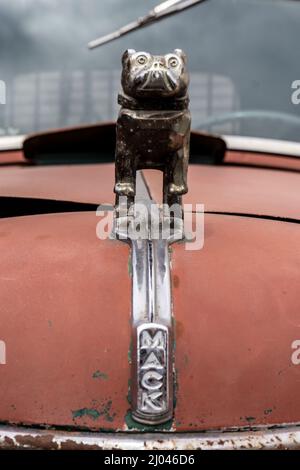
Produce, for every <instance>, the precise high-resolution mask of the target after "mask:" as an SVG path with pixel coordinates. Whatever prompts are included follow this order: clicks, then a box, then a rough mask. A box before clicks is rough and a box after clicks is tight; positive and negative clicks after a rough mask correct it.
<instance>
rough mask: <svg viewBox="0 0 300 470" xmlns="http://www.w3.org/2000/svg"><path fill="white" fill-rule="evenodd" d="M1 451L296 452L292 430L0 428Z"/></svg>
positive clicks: (299, 443) (299, 441) (299, 442)
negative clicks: (132, 431)
mask: <svg viewBox="0 0 300 470" xmlns="http://www.w3.org/2000/svg"><path fill="white" fill-rule="evenodd" d="M0 448H2V449H48V450H117V449H120V450H245V449H249V450H276V449H278V450H279V449H280V450H284V449H289V450H295V449H300V431H299V428H298V427H296V426H290V427H285V428H282V429H276V430H268V429H261V430H259V431H244V432H230V433H228V432H216V433H188V434H185V433H183V434H177V435H174V434H169V433H166V434H162V433H158V434H148V433H147V434H142V433H139V434H131V435H126V434H124V433H119V434H115V433H100V434H98V433H74V432H60V431H54V430H48V431H38V430H35V429H30V428H28V429H26V428H25V429H22V428H13V427H6V426H1V427H0Z"/></svg>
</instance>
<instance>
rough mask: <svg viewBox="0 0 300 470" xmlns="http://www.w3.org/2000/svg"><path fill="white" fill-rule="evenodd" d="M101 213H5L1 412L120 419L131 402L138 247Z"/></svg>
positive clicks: (102, 422) (36, 417) (95, 424)
mask: <svg viewBox="0 0 300 470" xmlns="http://www.w3.org/2000/svg"><path fill="white" fill-rule="evenodd" d="M97 222H98V219H97V218H96V216H95V214H94V213H84V214H83V213H78V214H57V215H50V216H49V215H42V216H34V217H20V218H15V219H13V218H12V219H2V220H0V249H1V277H0V305H1V327H0V339H1V340H4V341H5V342H6V348H7V364H6V365H0V377H1V381H0V421H2V422H3V421H9V422H14V423H26V424H55V425H70V426H72V425H73V426H74V425H77V426H79V427H89V428H94V429H100V428H103V429H118V428H121V427H122V425H123V422H124V415H125V413H126V410H127V408H128V406H129V405H128V401H127V394H128V377H129V365H128V349H129V342H130V341H129V338H130V335H129V333H130V326H129V318H130V275H129V272H128V257H129V249H128V247H127V246H126V245H125V244H124V243H121V242H117V241H110V240H105V241H101V240H99V239H98V238H97V237H96V223H97Z"/></svg>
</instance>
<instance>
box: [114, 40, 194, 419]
mask: <svg viewBox="0 0 300 470" xmlns="http://www.w3.org/2000/svg"><path fill="white" fill-rule="evenodd" d="M122 65H123V70H122V92H121V93H120V94H119V96H118V102H119V104H120V105H121V109H120V112H119V117H118V120H117V139H116V168H115V170H116V173H115V186H114V192H115V193H116V206H115V226H114V234H113V235H114V236H115V237H116V238H118V239H122V240H124V241H126V242H128V243H130V245H131V261H132V263H131V264H132V321H131V322H132V351H131V358H132V359H131V361H132V364H131V366H132V377H131V391H130V392H131V393H130V395H131V408H132V417H133V419H135V420H136V421H138V422H141V423H146V424H151V425H155V424H159V423H163V422H165V421H168V420H170V419H172V417H173V402H174V400H173V391H174V354H173V340H174V335H173V324H172V301H171V281H170V259H169V256H170V255H169V244H170V243H172V242H173V241H174V240H178V239H181V238H182V236H183V211H182V205H181V203H182V201H181V199H182V195H183V194H185V193H186V192H187V190H188V188H187V169H188V159H189V137H190V121H191V119H190V113H189V110H188V103H189V99H188V95H187V88H188V83H189V78H188V72H187V60H186V56H185V54H184V53H183V51H181V50H180V49H175V50H174V51H173V52H171V53H169V54H166V55H159V56H158V55H151V54H149V53H148V52H136V51H134V50H127V51H126V52H125V53H124V54H123V58H122ZM149 168H150V169H151V168H152V169H158V170H161V171H162V172H163V175H164V176H163V203H164V206H163V207H164V208H163V210H160V209H158V211H159V214H160V216H159V217H160V219H159V220H160V221H161V222H160V223H159V236H158V237H153V232H152V231H151V230H150V229H149V228H148V227H149V225H148V222H149V220H148V219H147V217H148V216H144V219H142V220H141V218H140V217H139V220H138V223H139V224H140V225H144V226H145V227H147V229H146V236H144V237H142V236H141V237H138V238H136V237H133V236H131V235H128V226H129V225H130V224H135V223H136V222H137V215H136V211H135V208H134V207H135V204H134V203H135V202H137V201H140V200H141V194H142V193H143V191H141V190H140V189H141V180H142V179H141V178H140V175H139V170H144V169H146V170H147V169H149ZM144 189H145V188H144ZM144 193H145V191H144ZM143 195H144V194H143ZM143 202H145V200H144V199H143ZM147 203H148V205H150V206H151V207H153V206H154V205H155V204H154V201H152V200H151V197H150V196H149V195H148V202H147ZM155 206H156V207H158V206H157V205H155ZM166 208H167V209H170V208H171V209H172V211H171V212H172V216H171V215H170V214H171V212H170V211H166ZM166 214H167V215H166ZM165 221H167V223H169V225H170V227H171V231H170V232H168V234H167V236H165V235H166V232H165V229H164V227H165V224H164V223H165ZM143 233H144V234H145V231H144V232H143Z"/></svg>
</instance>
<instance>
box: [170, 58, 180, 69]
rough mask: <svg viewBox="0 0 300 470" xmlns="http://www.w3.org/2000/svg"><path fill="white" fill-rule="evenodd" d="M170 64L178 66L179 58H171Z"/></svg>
mask: <svg viewBox="0 0 300 470" xmlns="http://www.w3.org/2000/svg"><path fill="white" fill-rule="evenodd" d="M169 65H170V66H171V67H177V65H178V60H177V59H176V58H175V57H172V59H170V60H169Z"/></svg>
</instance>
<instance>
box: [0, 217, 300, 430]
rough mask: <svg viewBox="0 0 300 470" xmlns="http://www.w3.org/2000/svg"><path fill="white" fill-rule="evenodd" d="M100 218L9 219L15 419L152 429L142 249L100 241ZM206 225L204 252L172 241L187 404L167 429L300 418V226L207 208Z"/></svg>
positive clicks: (4, 394)
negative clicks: (142, 400)
mask: <svg viewBox="0 0 300 470" xmlns="http://www.w3.org/2000/svg"><path fill="white" fill-rule="evenodd" d="M97 222H98V219H97V218H96V216H95V214H94V213H84V214H83V213H78V214H59V215H45V216H34V217H22V218H15V219H2V220H1V221H0V247H1V253H2V255H1V257H2V259H1V279H0V281H1V282H0V302H1V306H2V308H1V338H0V339H1V340H4V341H5V342H6V349H7V363H6V365H0V374H1V385H0V421H2V422H10V423H19V424H21V423H22V424H27V425H29V424H31V425H42V426H43V425H51V426H68V427H69V428H70V429H71V428H72V427H73V428H75V427H79V428H85V429H91V430H97V431H99V430H114V431H116V430H121V431H130V432H135V431H136V432H138V431H145V430H146V431H147V427H146V428H145V427H143V426H142V425H138V424H134V423H132V421H130V416H129V415H128V409H129V407H130V403H129V401H128V399H129V400H130V396H128V397H127V395H128V390H129V379H130V367H129V361H130V350H129V344H130V323H129V318H130V272H131V268H130V264H128V260H129V250H128V247H127V246H126V245H125V244H122V243H119V242H117V241H115V240H114V241H111V240H106V241H100V240H98V239H97V238H96V233H95V228H96V224H97ZM205 230H206V234H205V245H204V248H203V249H202V250H201V251H185V250H184V245H181V244H176V245H173V248H172V256H171V262H172V281H173V303H174V313H175V319H176V322H175V328H176V338H175V339H176V348H175V352H176V407H175V419H174V421H173V422H172V423H170V426H169V427H165V428H164V430H165V431H167V430H168V429H171V430H172V431H176V430H177V431H181V432H184V431H199V430H209V429H210V430H212V429H219V428H228V427H229V428H232V427H237V428H241V427H245V426H246V427H256V426H257V425H261V424H265V425H267V424H268V425H269V424H282V423H292V422H297V421H300V402H299V399H298V398H299V397H298V384H299V377H300V375H299V374H300V368H299V367H300V366H297V365H294V364H293V363H292V361H291V355H292V353H293V349H292V348H291V345H292V342H293V341H295V340H297V339H300V330H299V326H300V318H299V312H300V298H299V286H298V284H299V282H298V281H299V276H300V246H299V225H297V224H290V223H283V222H275V221H270V220H258V219H250V218H240V217H231V216H222V215H206V219H205ZM116 289H117V290H116ZM115 292H117V295H115V294H114V293H115ZM191 403H192V406H191ZM148 431H149V429H148ZM157 431H159V428H157Z"/></svg>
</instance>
